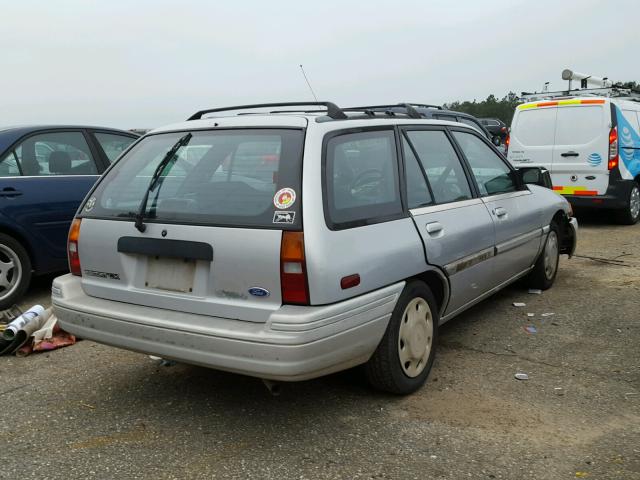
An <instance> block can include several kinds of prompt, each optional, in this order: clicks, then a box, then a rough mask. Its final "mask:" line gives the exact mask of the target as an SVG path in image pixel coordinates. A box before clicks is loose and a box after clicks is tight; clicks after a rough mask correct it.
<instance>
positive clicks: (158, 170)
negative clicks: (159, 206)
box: [134, 133, 193, 233]
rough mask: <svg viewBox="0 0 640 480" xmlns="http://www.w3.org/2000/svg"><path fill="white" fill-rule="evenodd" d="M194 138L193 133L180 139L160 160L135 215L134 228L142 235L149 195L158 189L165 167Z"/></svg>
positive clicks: (144, 227)
mask: <svg viewBox="0 0 640 480" xmlns="http://www.w3.org/2000/svg"><path fill="white" fill-rule="evenodd" d="M192 136H193V135H192V134H191V133H187V134H186V135H185V136H183V137H182V138H180V140H178V141H177V142H176V143H175V144H174V145H173V147H171V149H170V150H169V151H168V152H167V154H166V155H165V156H164V157H163V159H162V160H160V163H159V164H158V166H157V167H156V169H155V171H154V172H153V175H152V176H151V182H149V186H148V187H147V190H146V192H144V197H143V198H142V202H140V208H138V213H137V214H136V215H135V219H136V222H135V224H134V226H135V227H136V228H137V229H138V231H139V232H141V233H142V232H144V231H145V230H146V229H147V226H146V225H145V224H144V223H143V220H144V214H145V212H146V211H147V202H148V201H149V194H150V193H151V192H152V191H153V190H154V189H155V188H156V185H157V184H158V179H159V178H160V176H161V175H162V172H163V171H164V169H165V167H166V166H167V165H169V162H171V160H173V157H175V156H176V153H178V150H180V148H182V147H184V146H185V145H186V144H187V143H189V141H190V140H191V137H192Z"/></svg>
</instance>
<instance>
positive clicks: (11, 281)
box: [0, 233, 31, 310]
mask: <svg viewBox="0 0 640 480" xmlns="http://www.w3.org/2000/svg"><path fill="white" fill-rule="evenodd" d="M29 282H31V260H30V259H29V254H28V253H27V251H26V250H25V249H24V247H23V246H22V245H20V243H19V242H18V241H17V240H16V239H15V238H13V237H10V236H9V235H5V234H3V233H0V310H4V309H5V308H9V307H10V306H12V305H13V304H14V303H16V301H18V300H19V299H20V297H22V295H24V292H25V291H26V290H27V288H28V287H29Z"/></svg>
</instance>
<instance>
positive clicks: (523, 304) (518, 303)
mask: <svg viewBox="0 0 640 480" xmlns="http://www.w3.org/2000/svg"><path fill="white" fill-rule="evenodd" d="M513 306H514V307H526V306H527V304H526V303H522V302H513Z"/></svg>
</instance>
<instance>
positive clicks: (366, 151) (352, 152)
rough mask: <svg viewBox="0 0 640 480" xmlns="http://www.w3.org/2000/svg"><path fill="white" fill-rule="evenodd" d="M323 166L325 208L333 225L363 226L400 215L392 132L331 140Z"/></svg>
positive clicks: (356, 134) (350, 135)
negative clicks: (349, 224)
mask: <svg viewBox="0 0 640 480" xmlns="http://www.w3.org/2000/svg"><path fill="white" fill-rule="evenodd" d="M325 162H326V163H325V168H326V178H325V181H326V196H327V198H326V204H327V207H328V214H329V218H330V219H331V221H332V222H333V223H334V224H348V223H351V222H356V224H357V223H360V224H365V223H369V222H371V221H375V220H376V219H383V218H389V217H391V216H394V215H399V214H401V213H402V204H401V202H400V192H399V186H398V185H399V182H398V162H397V159H396V145H395V136H394V133H393V131H391V130H383V131H369V132H359V133H350V134H344V135H339V136H337V137H333V138H331V139H330V140H329V141H328V142H327V149H326V158H325Z"/></svg>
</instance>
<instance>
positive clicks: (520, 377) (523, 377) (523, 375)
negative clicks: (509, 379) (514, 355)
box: [514, 372, 529, 380]
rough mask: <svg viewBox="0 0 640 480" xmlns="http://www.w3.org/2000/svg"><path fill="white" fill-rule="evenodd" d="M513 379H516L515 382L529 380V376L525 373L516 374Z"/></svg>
mask: <svg viewBox="0 0 640 480" xmlns="http://www.w3.org/2000/svg"><path fill="white" fill-rule="evenodd" d="M514 377H516V380H529V375H527V374H526V373H522V372H518V373H516V374H515V375H514Z"/></svg>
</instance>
